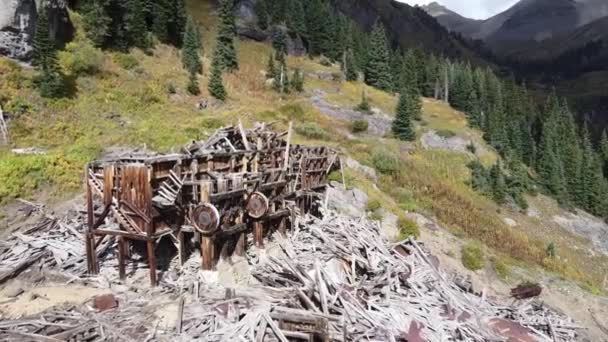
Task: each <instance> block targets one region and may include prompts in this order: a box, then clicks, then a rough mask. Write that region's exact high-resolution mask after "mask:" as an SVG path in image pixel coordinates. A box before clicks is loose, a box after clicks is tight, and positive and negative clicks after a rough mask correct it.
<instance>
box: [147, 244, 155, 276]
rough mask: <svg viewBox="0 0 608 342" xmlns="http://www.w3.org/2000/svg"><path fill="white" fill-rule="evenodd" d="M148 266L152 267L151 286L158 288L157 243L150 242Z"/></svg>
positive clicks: (148, 245)
mask: <svg viewBox="0 0 608 342" xmlns="http://www.w3.org/2000/svg"><path fill="white" fill-rule="evenodd" d="M147 247H148V265H149V267H150V285H151V286H152V287H154V286H156V241H154V240H153V239H150V240H148V242H147Z"/></svg>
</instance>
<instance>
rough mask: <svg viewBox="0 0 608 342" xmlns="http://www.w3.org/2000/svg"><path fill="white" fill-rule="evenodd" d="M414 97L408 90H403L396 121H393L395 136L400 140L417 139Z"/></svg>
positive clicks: (396, 111)
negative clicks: (414, 119)
mask: <svg viewBox="0 0 608 342" xmlns="http://www.w3.org/2000/svg"><path fill="white" fill-rule="evenodd" d="M412 102H413V98H412V95H411V94H410V93H409V91H408V89H407V88H404V89H402V90H401V93H400V95H399V102H398V103H397V108H396V110H395V120H393V127H392V130H393V134H394V135H395V137H396V138H397V139H399V140H404V141H413V140H415V139H416V131H415V130H414V124H413V122H412V119H413V116H414V115H413V113H412V108H414V106H415V105H414V104H413V103H412Z"/></svg>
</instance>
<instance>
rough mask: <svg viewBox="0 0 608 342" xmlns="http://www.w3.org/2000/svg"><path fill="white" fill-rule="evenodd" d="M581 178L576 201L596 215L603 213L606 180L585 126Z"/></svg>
mask: <svg viewBox="0 0 608 342" xmlns="http://www.w3.org/2000/svg"><path fill="white" fill-rule="evenodd" d="M582 135H583V142H582V151H583V152H582V153H583V156H582V162H581V165H582V167H581V180H582V182H581V183H582V184H581V185H582V189H581V192H580V193H579V196H580V197H579V201H580V203H578V204H579V205H580V206H581V207H583V209H585V210H588V211H589V212H590V213H592V214H594V215H598V216H602V215H605V214H606V212H605V210H606V208H605V205H604V203H605V196H606V192H605V189H606V180H605V178H604V177H603V172H602V166H601V163H600V161H599V159H598V158H597V155H596V153H595V151H594V149H593V146H592V144H591V139H590V138H589V132H588V130H587V126H586V125H584V126H583V134H582Z"/></svg>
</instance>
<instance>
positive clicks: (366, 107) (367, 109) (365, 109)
mask: <svg viewBox="0 0 608 342" xmlns="http://www.w3.org/2000/svg"><path fill="white" fill-rule="evenodd" d="M355 110H356V111H359V112H361V113H365V114H370V113H371V111H372V107H371V106H370V104H369V100H368V99H367V96H365V90H364V91H362V92H361V102H360V103H359V104H358V105H357V106H356V107H355Z"/></svg>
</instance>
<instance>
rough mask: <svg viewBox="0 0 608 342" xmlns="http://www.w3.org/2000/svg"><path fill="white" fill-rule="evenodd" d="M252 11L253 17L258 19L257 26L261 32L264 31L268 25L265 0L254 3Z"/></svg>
mask: <svg viewBox="0 0 608 342" xmlns="http://www.w3.org/2000/svg"><path fill="white" fill-rule="evenodd" d="M253 10H254V11H255V15H256V16H257V18H258V26H259V27H260V28H261V29H262V30H266V29H267V28H268V25H269V18H268V7H267V5H266V0H258V1H256V3H255V5H254V8H253Z"/></svg>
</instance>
